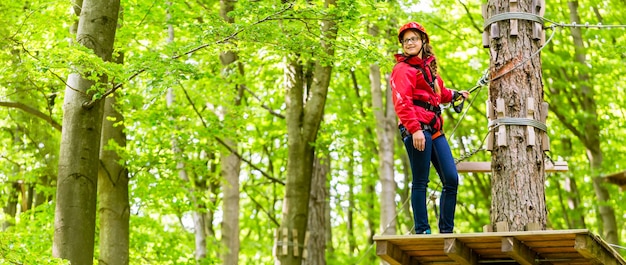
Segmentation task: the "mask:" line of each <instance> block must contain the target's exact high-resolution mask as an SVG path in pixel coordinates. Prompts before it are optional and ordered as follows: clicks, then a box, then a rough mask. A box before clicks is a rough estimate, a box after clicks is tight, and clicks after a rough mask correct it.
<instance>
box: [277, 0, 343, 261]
mask: <svg viewBox="0 0 626 265" xmlns="http://www.w3.org/2000/svg"><path fill="white" fill-rule="evenodd" d="M324 5H325V7H327V8H328V7H329V6H331V5H333V6H334V5H335V1H334V0H326V1H325V4H324ZM321 33H322V37H321V39H320V41H321V47H322V49H323V51H324V53H325V54H324V55H320V56H328V57H329V58H332V57H333V55H334V53H335V50H334V45H333V44H332V42H333V41H334V40H335V39H336V37H337V27H336V22H334V21H333V20H330V19H324V20H322V23H321ZM286 60H287V62H286V66H285V88H286V90H287V93H286V99H285V101H286V105H287V110H286V111H287V115H286V117H287V118H286V121H287V145H288V161H287V179H286V183H285V198H284V201H283V212H282V220H281V225H280V228H279V230H280V231H284V230H287V231H288V233H289V236H288V238H289V241H290V242H292V243H293V244H297V245H298V246H303V245H304V244H303V243H304V236H305V233H306V231H307V230H308V229H307V219H308V217H309V209H308V205H309V197H310V192H311V177H312V173H313V159H314V156H315V147H314V146H313V145H312V144H313V143H315V141H316V139H317V133H318V130H319V128H320V124H321V122H322V117H323V114H324V107H325V105H326V96H327V94H328V85H329V83H330V74H331V71H332V64H330V63H328V62H322V61H317V62H315V66H314V71H313V79H312V80H313V82H312V84H311V87H310V88H309V90H310V91H308V93H305V90H304V83H303V78H302V66H301V65H300V64H299V63H298V60H297V57H296V56H294V55H291V56H289V57H288V58H287V59H286ZM305 99H307V100H306V104H305ZM293 231H297V232H296V233H297V237H295V238H294V236H293ZM287 243H288V242H283V244H287ZM302 249H303V248H302V247H299V250H300V253H298V254H297V255H294V250H293V247H290V248H289V251H288V253H287V255H278V259H277V261H276V262H277V263H278V264H281V265H300V264H301V262H302V253H301V252H302Z"/></svg>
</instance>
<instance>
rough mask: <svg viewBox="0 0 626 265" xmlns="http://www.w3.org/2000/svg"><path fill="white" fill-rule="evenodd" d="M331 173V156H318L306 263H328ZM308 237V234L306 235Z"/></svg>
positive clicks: (315, 167)
mask: <svg viewBox="0 0 626 265" xmlns="http://www.w3.org/2000/svg"><path fill="white" fill-rule="evenodd" d="M329 173H330V158H329V157H328V156H326V157H323V158H322V157H316V158H315V162H314V165H313V177H312V180H311V198H310V201H309V209H310V211H309V221H308V224H307V226H308V227H309V238H308V239H309V240H308V242H307V244H306V245H303V247H304V248H306V249H307V253H308V255H307V256H306V257H302V258H303V261H302V264H304V265H324V264H326V255H325V254H326V242H327V240H326V223H327V220H326V211H327V209H328V208H329V200H328V196H329V194H330V190H329V187H328V182H327V177H328V174H329ZM305 237H306V235H305Z"/></svg>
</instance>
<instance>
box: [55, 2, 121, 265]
mask: <svg viewBox="0 0 626 265" xmlns="http://www.w3.org/2000/svg"><path fill="white" fill-rule="evenodd" d="M119 8H120V2H119V0H102V1H95V0H85V1H84V2H83V5H82V9H81V12H80V19H79V22H78V31H77V36H76V41H77V42H78V43H79V44H81V45H83V46H85V47H87V48H89V49H91V50H93V51H94V53H95V54H96V55H97V56H99V57H100V58H102V60H104V61H110V60H111V54H112V51H113V41H114V39H115V31H116V28H117V18H118V13H119ZM90 70H91V69H82V71H84V72H83V73H73V74H71V75H70V76H69V78H68V81H67V84H68V87H67V88H66V89H65V101H64V103H63V111H64V115H63V131H62V133H61V148H60V157H59V177H58V181H57V197H56V208H55V218H54V228H55V230H54V242H53V246H52V254H53V256H54V257H58V258H63V259H68V260H70V261H71V262H72V263H74V264H81V265H85V264H93V253H94V233H95V225H96V192H97V181H98V168H99V164H100V163H99V151H100V134H101V129H102V114H103V108H102V105H103V102H104V101H102V100H100V101H98V102H97V103H96V104H94V105H93V106H92V107H91V108H87V107H83V106H84V105H83V104H85V103H87V102H90V101H91V99H92V96H93V92H91V91H90V92H88V90H90V88H92V86H94V85H95V84H94V82H93V81H91V80H88V79H85V78H83V77H82V76H81V74H89V73H88V72H89V71H90ZM99 83H100V84H106V83H107V77H106V76H104V75H101V76H100V80H99Z"/></svg>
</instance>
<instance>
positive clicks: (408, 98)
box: [391, 54, 453, 134]
mask: <svg viewBox="0 0 626 265" xmlns="http://www.w3.org/2000/svg"><path fill="white" fill-rule="evenodd" d="M395 56H396V61H397V63H396V65H395V66H394V67H393V71H392V72H391V89H392V93H393V96H392V98H393V105H394V107H395V110H396V114H397V115H398V118H399V119H400V124H403V125H404V126H405V127H406V128H407V130H408V131H409V133H411V134H413V133H415V132H416V131H417V130H421V129H422V127H421V124H430V123H431V121H432V119H433V118H434V117H435V115H436V114H435V113H434V112H432V111H429V110H426V109H424V108H422V107H419V106H415V105H414V104H413V100H419V101H424V102H427V103H429V104H431V105H433V106H439V104H442V103H449V102H451V101H452V96H453V91H452V90H450V89H448V88H446V87H445V86H444V85H443V80H441V78H440V77H439V76H437V83H438V84H439V88H441V95H437V93H435V91H434V90H433V88H431V87H430V85H429V84H428V83H427V82H426V80H425V79H424V74H423V73H422V72H421V71H420V70H418V69H416V68H415V67H413V66H411V65H409V63H410V64H412V65H418V66H419V67H421V68H422V69H424V70H425V72H426V74H427V75H428V77H429V79H430V80H432V75H431V72H430V68H429V67H427V65H429V64H430V62H432V61H433V60H434V59H435V58H434V57H433V56H431V57H428V58H426V60H422V59H421V58H419V57H416V56H412V57H406V56H405V55H403V54H396V55H395ZM433 127H434V129H435V130H441V129H442V127H443V117H441V116H440V117H439V118H438V119H437V121H436V123H435V125H434V126H433Z"/></svg>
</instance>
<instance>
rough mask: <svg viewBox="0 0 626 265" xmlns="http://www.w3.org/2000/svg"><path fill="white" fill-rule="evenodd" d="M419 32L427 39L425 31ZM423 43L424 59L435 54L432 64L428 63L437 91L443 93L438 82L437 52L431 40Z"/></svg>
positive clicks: (439, 93) (438, 93) (421, 36)
mask: <svg viewBox="0 0 626 265" xmlns="http://www.w3.org/2000/svg"><path fill="white" fill-rule="evenodd" d="M417 32H418V34H419V35H420V38H422V40H426V39H427V37H426V36H425V34H424V33H423V32H419V31H417ZM422 45H423V47H424V51H423V52H422V59H426V58H428V57H430V56H433V60H432V61H431V62H430V64H428V68H430V73H431V75H432V77H433V81H434V83H435V93H437V95H441V88H440V87H439V83H438V82H437V75H438V73H437V70H438V68H437V59H436V58H435V57H434V56H435V53H433V46H432V45H430V42H425V43H423V44H422Z"/></svg>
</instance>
